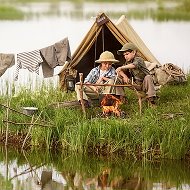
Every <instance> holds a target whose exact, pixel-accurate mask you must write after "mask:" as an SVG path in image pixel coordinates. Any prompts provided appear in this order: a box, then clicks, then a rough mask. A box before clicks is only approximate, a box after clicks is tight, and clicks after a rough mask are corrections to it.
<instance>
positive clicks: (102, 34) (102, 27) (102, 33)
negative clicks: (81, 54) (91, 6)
mask: <svg viewBox="0 0 190 190" xmlns="http://www.w3.org/2000/svg"><path fill="white" fill-rule="evenodd" d="M104 45H105V44H104V26H103V27H102V49H103V51H104V49H105V47H104Z"/></svg>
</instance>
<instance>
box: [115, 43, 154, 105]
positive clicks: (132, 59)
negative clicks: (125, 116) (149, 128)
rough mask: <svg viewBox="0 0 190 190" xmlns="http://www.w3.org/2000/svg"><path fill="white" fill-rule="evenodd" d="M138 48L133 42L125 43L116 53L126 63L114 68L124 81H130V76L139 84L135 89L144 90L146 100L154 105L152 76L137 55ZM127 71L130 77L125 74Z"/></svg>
mask: <svg viewBox="0 0 190 190" xmlns="http://www.w3.org/2000/svg"><path fill="white" fill-rule="evenodd" d="M137 50H138V48H137V47H136V46H135V45H134V44H133V43H126V44H124V45H123V47H122V48H121V49H120V50H118V52H117V53H118V55H123V56H124V58H125V60H126V64H125V65H123V66H121V67H118V68H117V69H116V72H117V74H118V75H119V77H121V78H122V80H123V82H124V83H131V81H132V78H133V80H134V83H136V84H138V85H139V88H138V89H137V90H139V91H144V92H145V93H146V96H147V100H148V101H149V102H150V103H151V105H155V98H156V90H155V88H154V83H153V78H152V76H151V75H150V72H149V70H148V69H147V67H146V64H145V62H144V60H143V59H142V58H141V57H139V56H137ZM127 70H128V71H129V73H130V77H129V76H127V74H126V71H127Z"/></svg>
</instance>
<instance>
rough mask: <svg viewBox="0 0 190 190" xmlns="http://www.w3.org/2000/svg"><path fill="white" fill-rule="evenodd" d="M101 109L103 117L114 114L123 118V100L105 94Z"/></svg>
mask: <svg viewBox="0 0 190 190" xmlns="http://www.w3.org/2000/svg"><path fill="white" fill-rule="evenodd" d="M100 104H101V107H102V112H103V116H110V115H112V114H114V115H115V116H117V117H120V116H121V113H122V112H121V109H120V108H119V106H120V105H121V104H122V102H121V100H120V99H119V98H117V97H115V96H114V95H111V94H105V95H104V96H103V98H102V100H101V103H100Z"/></svg>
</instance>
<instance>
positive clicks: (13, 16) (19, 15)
mask: <svg viewBox="0 0 190 190" xmlns="http://www.w3.org/2000/svg"><path fill="white" fill-rule="evenodd" d="M23 18H24V13H23V12H22V11H20V10H19V9H17V8H15V7H14V6H8V5H0V20H22V19H23Z"/></svg>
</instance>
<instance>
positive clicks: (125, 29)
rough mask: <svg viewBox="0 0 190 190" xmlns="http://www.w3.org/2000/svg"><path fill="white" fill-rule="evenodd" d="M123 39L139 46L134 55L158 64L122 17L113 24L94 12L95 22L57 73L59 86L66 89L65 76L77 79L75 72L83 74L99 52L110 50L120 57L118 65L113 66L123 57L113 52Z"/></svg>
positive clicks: (117, 57)
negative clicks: (69, 60) (67, 61)
mask: <svg viewBox="0 0 190 190" xmlns="http://www.w3.org/2000/svg"><path fill="white" fill-rule="evenodd" d="M126 42H133V43H134V44H136V45H137V47H138V48H139V51H138V55H139V56H141V57H143V58H144V59H145V60H146V61H149V62H155V61H156V62H157V63H158V61H157V60H156V58H154V56H153V55H152V53H151V52H150V50H149V49H148V48H147V47H146V45H145V44H144V43H143V41H142V40H141V39H140V37H139V36H138V35H137V33H136V32H135V31H134V30H133V28H132V27H131V26H130V25H129V23H128V22H127V20H126V18H124V17H121V18H120V19H119V20H118V22H117V24H116V25H115V24H114V23H113V22H112V21H111V20H110V19H109V18H108V17H107V16H106V15H105V14H104V13H101V14H99V15H97V17H96V21H95V22H94V24H93V25H92V27H91V28H90V30H89V32H88V33H87V34H86V36H85V37H84V39H83V40H82V42H81V43H80V44H79V46H78V48H77V49H76V50H75V52H74V53H73V55H72V60H71V62H70V63H69V64H66V66H65V67H64V68H63V69H62V71H61V72H60V73H59V78H60V86H61V88H62V89H66V80H65V79H66V76H67V75H73V76H74V77H76V80H77V81H78V80H79V76H78V74H79V73H83V74H84V77H86V75H87V74H88V73H89V71H90V70H91V69H92V68H93V67H95V66H96V65H95V60H96V59H98V58H99V56H100V54H101V53H102V52H103V51H106V50H108V51H111V52H112V53H113V54H114V56H115V58H116V59H118V60H120V64H117V65H115V67H117V66H119V65H122V64H123V63H124V62H125V60H124V58H123V56H118V55H117V50H119V49H121V47H122V46H123V44H125V43H126Z"/></svg>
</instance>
